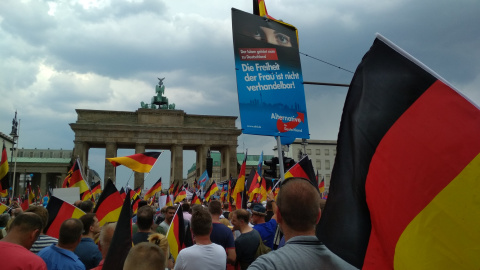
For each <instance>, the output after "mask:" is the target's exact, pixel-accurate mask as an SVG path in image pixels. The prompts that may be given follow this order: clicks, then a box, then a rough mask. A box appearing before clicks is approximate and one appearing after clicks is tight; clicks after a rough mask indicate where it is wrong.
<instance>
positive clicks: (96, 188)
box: [91, 181, 102, 196]
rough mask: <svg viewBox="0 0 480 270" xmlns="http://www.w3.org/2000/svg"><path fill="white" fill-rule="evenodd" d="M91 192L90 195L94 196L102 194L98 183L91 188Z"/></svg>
mask: <svg viewBox="0 0 480 270" xmlns="http://www.w3.org/2000/svg"><path fill="white" fill-rule="evenodd" d="M91 190H92V195H93V196H95V195H97V194H101V193H102V188H101V187H100V181H98V182H96V183H95V184H93V185H92V186H91Z"/></svg>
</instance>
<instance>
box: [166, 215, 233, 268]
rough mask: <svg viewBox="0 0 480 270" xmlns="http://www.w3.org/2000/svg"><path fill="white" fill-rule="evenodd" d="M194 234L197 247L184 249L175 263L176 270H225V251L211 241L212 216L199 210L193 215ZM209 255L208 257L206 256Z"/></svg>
mask: <svg viewBox="0 0 480 270" xmlns="http://www.w3.org/2000/svg"><path fill="white" fill-rule="evenodd" d="M191 226H192V227H191V229H192V233H193V235H194V236H195V242H196V243H195V245H193V246H191V247H188V248H184V249H182V250H181V251H180V252H179V254H178V257H177V260H176V262H175V269H179V270H187V269H197V268H198V267H199V266H201V268H202V269H225V262H226V261H227V255H226V253H225V249H224V248H223V247H222V246H220V245H217V244H214V243H212V241H211V240H210V233H211V231H212V216H211V215H210V213H209V212H208V211H207V210H205V209H203V208H199V209H198V210H195V211H194V212H193V214H192V225H191ZM205 254H208V256H205Z"/></svg>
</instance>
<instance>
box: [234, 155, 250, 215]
mask: <svg viewBox="0 0 480 270" xmlns="http://www.w3.org/2000/svg"><path fill="white" fill-rule="evenodd" d="M246 166H247V153H245V158H244V160H243V162H242V166H241V167H240V173H239V174H238V179H237V182H236V183H235V187H234V188H233V192H232V195H231V196H232V198H233V200H234V201H235V206H236V208H237V209H242V195H243V194H244V193H245V192H244V191H245V170H246Z"/></svg>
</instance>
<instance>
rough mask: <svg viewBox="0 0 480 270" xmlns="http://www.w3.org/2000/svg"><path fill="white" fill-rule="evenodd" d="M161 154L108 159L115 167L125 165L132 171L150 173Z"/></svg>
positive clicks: (149, 153) (154, 153)
mask: <svg viewBox="0 0 480 270" xmlns="http://www.w3.org/2000/svg"><path fill="white" fill-rule="evenodd" d="M160 154H161V152H145V153H140V154H134V155H131V156H126V157H114V158H107V160H108V161H110V163H112V165H113V166H115V167H117V166H120V165H123V166H125V167H128V168H130V169H131V170H132V171H136V172H140V173H148V172H150V170H151V169H152V167H153V165H154V164H155V162H157V159H158V157H159V156H160Z"/></svg>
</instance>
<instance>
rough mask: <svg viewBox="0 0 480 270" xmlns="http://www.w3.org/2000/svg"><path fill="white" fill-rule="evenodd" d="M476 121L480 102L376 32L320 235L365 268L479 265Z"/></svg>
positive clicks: (351, 100) (358, 77) (353, 94)
mask: <svg viewBox="0 0 480 270" xmlns="http://www.w3.org/2000/svg"><path fill="white" fill-rule="evenodd" d="M479 123H480V111H479V109H478V107H476V105H474V104H472V103H471V102H470V101H468V100H466V99H465V98H464V97H463V96H462V95H461V94H459V93H458V92H457V91H456V90H455V89H454V88H453V87H452V86H450V85H449V84H448V83H446V82H445V81H444V80H443V79H442V78H440V77H439V76H438V75H437V74H435V73H434V72H433V71H431V70H430V69H428V68H427V67H425V66H424V65H423V64H422V63H420V62H419V61H418V60H416V59H414V58H413V57H412V56H410V55H408V54H407V53H406V52H404V51H403V50H402V49H400V48H399V47H397V46H396V45H394V44H393V43H391V42H390V41H388V40H386V39H385V38H383V37H382V36H378V37H377V38H376V39H375V41H374V43H373V45H372V47H371V48H370V50H369V52H367V54H366V55H365V56H364V57H363V59H362V62H361V63H360V65H359V66H358V68H357V70H356V72H355V75H354V77H353V79H352V82H351V84H350V88H349V90H348V94H347V98H346V100H345V106H344V109H343V115H342V120H341V123H340V131H339V134H338V144H337V155H336V159H335V166H334V168H333V171H332V178H331V182H330V189H329V194H328V199H327V203H326V206H325V210H324V213H323V214H322V218H321V219H320V225H319V226H317V236H318V237H319V239H320V240H321V241H322V242H323V243H324V244H325V245H326V246H327V247H328V248H329V249H330V250H331V251H333V252H334V253H336V254H337V255H338V256H340V257H341V258H343V259H345V260H346V261H347V262H349V263H351V264H352V265H354V266H356V267H357V268H362V269H479V268H480V258H479V256H478V249H477V248H472V247H478V243H479V241H480V230H478V224H480V204H479V203H478V190H479V188H480V181H479V179H480V169H479V168H480V155H479V153H480V140H479V139H478V134H480V125H479ZM405 194H408V196H405ZM460 228H461V229H460Z"/></svg>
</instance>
